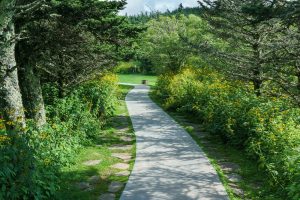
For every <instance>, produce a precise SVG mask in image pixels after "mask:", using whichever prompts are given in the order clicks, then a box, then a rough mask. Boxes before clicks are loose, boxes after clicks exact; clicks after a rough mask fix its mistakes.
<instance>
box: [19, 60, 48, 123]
mask: <svg viewBox="0 0 300 200" xmlns="http://www.w3.org/2000/svg"><path fill="white" fill-rule="evenodd" d="M19 79H20V87H21V91H22V99H23V104H24V107H25V110H26V112H25V114H26V118H29V119H33V120H34V121H35V122H36V124H37V125H38V126H39V127H41V126H43V125H44V124H45V123H46V111H45V105H44V99H43V93H42V88H41V83H40V77H39V75H38V74H37V73H36V72H35V71H34V67H33V65H31V64H27V65H25V66H23V67H21V68H20V70H19Z"/></svg>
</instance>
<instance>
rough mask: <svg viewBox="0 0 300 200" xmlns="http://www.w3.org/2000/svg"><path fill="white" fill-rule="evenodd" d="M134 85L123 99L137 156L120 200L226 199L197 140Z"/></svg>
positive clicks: (146, 91)
mask: <svg viewBox="0 0 300 200" xmlns="http://www.w3.org/2000/svg"><path fill="white" fill-rule="evenodd" d="M148 91H149V88H148V87H147V86H135V89H133V90H132V91H131V92H130V93H129V94H128V95H127V97H126V103H127V107H128V110H129V114H130V117H131V119H132V122H133V127H134V129H135V133H136V136H137V156H136V162H135V165H134V169H133V172H132V174H131V176H130V178H129V181H128V183H127V185H126V188H125V190H124V192H123V194H122V196H121V200H192V199H193V200H194V199H200V200H206V199H215V200H223V199H228V197H227V193H226V191H225V189H224V187H223V185H222V183H221V182H220V180H219V177H218V175H217V173H216V171H215V170H214V168H213V167H212V165H211V164H210V163H209V161H208V159H207V157H206V156H205V154H204V153H203V151H202V150H201V149H200V148H199V147H198V145H197V144H196V142H195V141H194V140H193V139H192V138H191V137H190V135H189V134H188V133H186V132H185V130H184V129H183V128H181V127H180V126H179V125H178V124H177V123H176V122H175V121H174V120H173V119H172V118H170V117H169V116H168V115H167V114H166V113H165V112H164V111H163V110H162V109H160V108H159V107H158V106H157V105H156V104H155V103H153V102H152V100H151V99H150V98H149V96H148Z"/></svg>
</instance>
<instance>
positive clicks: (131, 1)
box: [121, 0, 198, 15]
mask: <svg viewBox="0 0 300 200" xmlns="http://www.w3.org/2000/svg"><path fill="white" fill-rule="evenodd" d="M180 3H182V4H183V6H184V7H195V6H198V3H197V0H127V5H126V9H125V10H123V11H121V14H123V15H124V14H126V13H127V14H128V15H135V14H139V13H141V12H145V11H151V10H152V11H156V10H159V11H166V10H167V9H169V10H174V9H176V8H177V7H178V6H179V4H180Z"/></svg>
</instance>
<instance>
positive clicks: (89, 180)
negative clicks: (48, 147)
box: [57, 86, 135, 200]
mask: <svg viewBox="0 0 300 200" xmlns="http://www.w3.org/2000/svg"><path fill="white" fill-rule="evenodd" d="M119 87H120V90H121V97H120V99H119V106H118V108H117V110H116V115H115V116H114V117H112V118H111V119H109V121H108V123H107V125H106V126H105V127H104V128H103V131H102V132H101V134H99V137H98V138H96V139H95V140H94V141H93V142H92V143H91V144H90V145H88V146H86V147H84V148H82V149H81V150H80V152H79V153H78V155H77V158H76V160H75V162H74V163H75V164H74V165H72V166H70V167H66V168H64V169H63V171H62V174H61V183H62V187H61V190H60V191H59V192H58V195H57V196H58V199H64V200H68V199H70V200H71V199H72V200H81V199H82V200H83V199H84V200H96V199H99V197H100V196H101V195H102V194H105V193H108V188H109V185H110V184H111V183H112V182H113V181H117V182H121V183H124V186H125V183H126V182H127V181H128V176H116V173H118V172H120V171H124V170H120V169H115V168H112V165H114V164H117V163H127V164H129V165H130V167H129V171H131V170H132V168H133V164H134V160H135V135H134V131H133V128H132V124H131V120H130V117H129V115H128V111H127V107H126V103H125V96H126V94H127V93H128V92H129V91H130V90H131V89H132V87H131V86H119ZM124 138H125V139H124ZM116 145H118V147H122V146H127V147H128V146H129V147H130V146H131V148H129V149H127V148H124V149H122V148H121V149H120V148H116V149H113V148H112V147H113V146H116ZM113 153H123V154H124V153H126V154H130V155H131V156H132V159H131V160H129V161H127V162H125V161H123V160H121V159H119V158H117V157H113V155H112V154H113ZM89 161H100V163H98V164H96V165H91V166H87V165H86V162H89ZM124 186H123V187H122V189H120V190H119V191H117V192H115V193H114V194H115V195H116V198H119V197H120V195H121V193H122V191H123V189H124Z"/></svg>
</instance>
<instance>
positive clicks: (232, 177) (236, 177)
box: [227, 174, 243, 183]
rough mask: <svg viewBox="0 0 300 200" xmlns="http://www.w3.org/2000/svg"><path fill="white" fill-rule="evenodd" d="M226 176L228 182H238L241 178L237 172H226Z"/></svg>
mask: <svg viewBox="0 0 300 200" xmlns="http://www.w3.org/2000/svg"><path fill="white" fill-rule="evenodd" d="M227 178H228V180H229V181H230V182H233V183H237V182H240V181H241V180H242V179H243V178H242V177H241V176H240V175H238V174H228V175H227Z"/></svg>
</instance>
